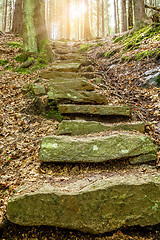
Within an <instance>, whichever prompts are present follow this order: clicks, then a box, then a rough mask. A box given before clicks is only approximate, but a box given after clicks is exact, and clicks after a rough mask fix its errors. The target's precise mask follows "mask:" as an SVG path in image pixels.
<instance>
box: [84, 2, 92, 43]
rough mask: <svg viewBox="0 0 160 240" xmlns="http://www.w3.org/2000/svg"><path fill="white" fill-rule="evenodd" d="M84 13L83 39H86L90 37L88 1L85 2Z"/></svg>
mask: <svg viewBox="0 0 160 240" xmlns="http://www.w3.org/2000/svg"><path fill="white" fill-rule="evenodd" d="M85 6H86V11H85V14H84V38H86V39H88V38H90V37H91V30H90V26H89V4H88V0H85Z"/></svg>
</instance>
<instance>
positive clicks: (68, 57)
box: [60, 53, 86, 61]
mask: <svg viewBox="0 0 160 240" xmlns="http://www.w3.org/2000/svg"><path fill="white" fill-rule="evenodd" d="M72 59H74V60H75V61H79V60H85V59H86V58H85V57H84V56H82V55H81V54H78V53H68V54H63V55H62V54H61V55H60V60H64V61H65V60H72Z"/></svg>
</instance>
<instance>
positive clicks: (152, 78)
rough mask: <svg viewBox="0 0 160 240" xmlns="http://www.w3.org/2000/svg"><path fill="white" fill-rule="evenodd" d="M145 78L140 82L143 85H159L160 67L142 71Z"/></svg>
mask: <svg viewBox="0 0 160 240" xmlns="http://www.w3.org/2000/svg"><path fill="white" fill-rule="evenodd" d="M144 76H145V80H144V82H143V83H142V84H141V86H143V87H149V86H150V85H151V86H155V87H160V67H157V68H154V69H150V70H148V71H146V72H145V73H144Z"/></svg>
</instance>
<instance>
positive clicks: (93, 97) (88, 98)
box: [47, 88, 107, 104]
mask: <svg viewBox="0 0 160 240" xmlns="http://www.w3.org/2000/svg"><path fill="white" fill-rule="evenodd" d="M47 95H48V98H49V100H53V101H55V103H56V104H58V103H71V102H72V103H78V104H80V103H82V104H86V103H90V104H106V103H107V102H106V97H105V96H104V95H102V94H99V93H96V92H94V91H90V92H89V91H76V90H70V89H62V90H59V89H55V88H50V91H49V92H48V93H47Z"/></svg>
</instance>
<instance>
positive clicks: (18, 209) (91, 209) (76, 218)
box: [6, 173, 160, 234]
mask: <svg viewBox="0 0 160 240" xmlns="http://www.w3.org/2000/svg"><path fill="white" fill-rule="evenodd" d="M32 185H33V184H32ZM24 192H25V193H23V191H22V193H19V194H18V193H17V195H15V196H14V197H13V198H11V199H10V200H9V202H8V206H7V213H6V215H7V218H8V220H10V221H11V222H13V223H16V224H19V225H24V226H39V225H49V226H55V227H61V228H67V229H76V230H79V231H83V232H89V233H92V234H100V233H104V232H111V231H113V230H117V229H119V228H121V227H130V226H141V227H144V226H148V225H149V226H153V225H156V224H159V223H160V197H159V196H160V173H154V174H153V173H152V174H143V175H138V174H136V175H134V174H129V175H124V176H120V175H118V174H116V175H114V176H111V177H108V178H105V177H104V178H103V179H99V180H97V179H96V177H95V179H94V181H91V182H89V181H87V179H84V181H83V180H78V181H76V182H73V183H70V184H67V185H66V186H63V187H56V186H55V184H52V185H51V184H44V185H43V186H42V187H41V188H39V189H37V190H35V191H33V192H31V190H28V192H27V189H25V191H24Z"/></svg>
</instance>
